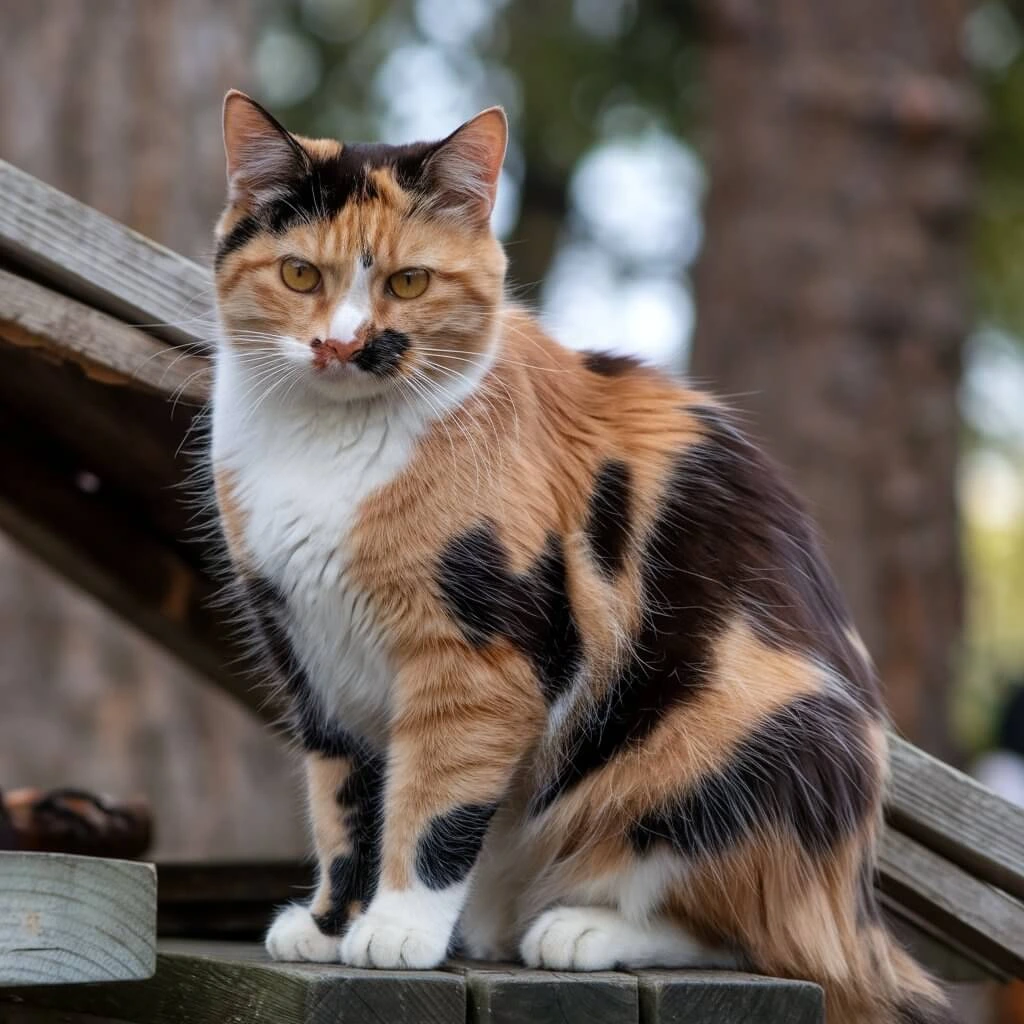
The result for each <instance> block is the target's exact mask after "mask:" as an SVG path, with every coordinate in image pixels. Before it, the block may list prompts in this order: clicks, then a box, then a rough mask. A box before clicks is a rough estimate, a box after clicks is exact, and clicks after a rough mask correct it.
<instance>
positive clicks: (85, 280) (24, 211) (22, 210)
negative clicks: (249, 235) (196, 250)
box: [0, 161, 213, 344]
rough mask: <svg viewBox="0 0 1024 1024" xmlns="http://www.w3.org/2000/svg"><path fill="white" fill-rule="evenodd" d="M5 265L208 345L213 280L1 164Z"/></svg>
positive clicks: (0, 233)
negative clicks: (22, 269) (205, 338)
mask: <svg viewBox="0 0 1024 1024" xmlns="http://www.w3.org/2000/svg"><path fill="white" fill-rule="evenodd" d="M0 196H2V201H0V257H4V258H5V259H6V261H7V262H8V263H9V264H10V265H12V266H14V267H16V268H17V267H23V268H26V269H28V270H30V271H32V273H33V274H35V275H36V276H38V277H39V278H41V279H42V280H43V281H44V282H46V283H47V284H51V285H54V286H55V287H56V289H57V290H58V291H62V292H65V293H67V294H69V295H71V296H73V297H75V298H78V299H81V300H83V301H84V302H87V303H89V305H91V306H94V307H96V308H97V309H100V310H103V311H104V312H107V313H112V314H113V315H114V316H117V317H120V318H121V319H122V320H125V321H127V322H128V323H130V324H135V325H137V326H143V327H145V328H146V329H147V330H150V331H152V332H153V333H154V334H157V335H159V336H161V337H164V338H166V339H168V340H170V341H173V342H175V343H178V344H181V343H187V342H194V341H201V340H202V339H203V338H204V337H205V336H206V334H207V328H208V323H209V321H208V320H206V319H204V316H205V315H206V314H208V312H209V310H210V309H211V308H212V305H213V303H212V295H213V291H212V282H211V279H210V275H209V274H208V273H207V272H206V271H205V270H204V269H203V268H201V267H199V266H197V265H196V264H195V263H193V262H192V261H191V260H187V259H185V258H184V257H183V256H179V255H178V254H177V253H175V252H171V250H170V249H165V248H164V247H163V246H162V245H157V243H156V242H153V241H151V240H150V239H148V238H145V237H144V236H142V235H140V234H138V233H137V232H135V231H132V230H131V229H130V228H126V227H125V226H124V225H123V224H118V223H117V221H114V220H111V219H110V218H109V217H105V216H104V215H103V214H102V213H99V212H98V211H97V210H93V209H91V208H90V207H88V206H85V205H84V204H83V203H80V202H78V201H77V200H75V199H72V198H71V197H70V196H67V195H65V194H64V193H63V192H59V191H57V189H54V188H50V187H49V186H48V185H44V184H43V183H42V182H41V181H37V180H36V179H35V178H33V177H32V176H31V175H28V174H26V173H25V172H24V171H20V170H18V168H16V167H13V166H11V165H10V164H9V163H6V162H4V161H0Z"/></svg>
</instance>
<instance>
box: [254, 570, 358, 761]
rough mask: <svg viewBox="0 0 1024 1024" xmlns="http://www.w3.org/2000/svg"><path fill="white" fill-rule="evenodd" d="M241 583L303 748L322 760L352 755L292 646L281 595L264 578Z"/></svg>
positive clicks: (347, 738) (349, 742)
mask: <svg viewBox="0 0 1024 1024" xmlns="http://www.w3.org/2000/svg"><path fill="white" fill-rule="evenodd" d="M240 583H241V586H242V591H243V594H244V596H245V600H246V603H247V604H248V606H249V611H250V615H251V618H252V620H253V623H254V625H255V626H256V628H257V630H258V632H259V634H260V639H261V641H262V646H263V649H264V651H265V653H266V655H267V658H268V660H269V661H270V665H271V668H272V669H273V670H274V672H275V674H276V675H277V677H278V679H279V680H280V682H281V683H282V684H283V685H284V687H285V691H286V692H287V694H288V697H289V699H290V703H291V725H292V729H293V731H294V732H295V735H296V736H297V737H298V739H299V742H300V743H301V744H302V747H303V749H304V750H305V751H306V752H307V753H316V754H322V755H323V756H324V757H349V756H351V754H352V752H353V750H354V749H355V743H354V741H353V739H352V737H351V736H350V735H349V734H348V733H347V732H346V731H345V730H344V729H342V728H341V726H340V725H338V724H337V723H335V722H332V721H331V720H330V719H329V718H328V716H327V715H326V714H325V713H324V710H323V708H322V706H321V704H320V701H319V700H318V698H317V695H316V693H315V692H314V690H313V689H312V687H310V685H309V679H308V677H307V676H306V670H305V669H304V668H303V666H302V663H301V662H300V661H299V659H298V657H297V656H296V654H295V650H294V648H293V647H292V644H291V640H290V639H289V637H288V629H287V626H286V615H287V606H286V604H285V599H284V595H283V594H282V593H281V592H280V590H279V589H278V588H277V587H276V586H275V585H274V584H273V583H272V582H271V581H270V580H268V579H266V578H264V577H254V576H247V577H242V578H241V580H240Z"/></svg>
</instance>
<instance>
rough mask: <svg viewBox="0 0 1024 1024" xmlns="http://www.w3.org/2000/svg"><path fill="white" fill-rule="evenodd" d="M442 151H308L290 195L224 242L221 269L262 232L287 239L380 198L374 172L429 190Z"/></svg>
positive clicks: (354, 147) (418, 147) (419, 147)
mask: <svg viewBox="0 0 1024 1024" xmlns="http://www.w3.org/2000/svg"><path fill="white" fill-rule="evenodd" d="M436 149H437V144H436V143H414V144H411V145H407V146H388V145H385V144H383V143H359V142H354V143H349V144H347V145H345V146H344V147H342V149H341V151H340V152H339V153H337V154H335V155H333V156H330V157H326V158H323V157H316V156H312V155H310V154H308V153H307V154H306V156H305V159H304V160H303V161H302V165H301V169H300V168H298V167H297V170H300V173H297V174H296V176H295V179H294V180H293V181H291V182H290V183H289V184H288V188H287V191H286V192H284V193H283V194H281V195H279V196H275V198H273V199H271V200H269V201H268V202H266V203H264V204H263V205H261V206H260V207H258V208H257V209H256V210H254V211H253V212H252V213H251V214H250V215H249V216H248V217H246V218H244V219H243V220H242V221H240V222H239V223H238V224H237V225H236V226H235V228H234V229H233V230H232V231H231V232H229V233H228V235H226V236H225V237H224V238H223V239H222V240H221V243H220V245H219V246H218V247H217V255H216V260H215V263H216V265H218V266H219V265H220V263H221V262H222V261H223V260H224V258H225V257H226V256H227V255H228V254H229V253H232V252H234V251H236V250H237V249H240V248H241V247H242V246H243V245H245V244H246V243H247V242H248V241H249V240H250V239H252V238H253V237H255V235H257V234H259V233H260V232H261V231H269V232H271V233H272V234H276V235H281V234H284V233H285V232H286V231H288V230H289V229H290V228H292V227H294V226H295V225H297V224H302V223H311V222H313V221H317V220H330V219H332V218H334V217H336V216H337V215H338V214H339V213H340V212H341V211H342V210H343V209H344V208H345V206H346V205H347V204H348V203H350V202H352V201H356V202H359V201H365V200H367V199H373V198H375V197H376V195H377V187H376V185H375V183H374V181H373V178H372V177H371V176H370V172H371V171H373V170H376V169H379V168H383V167H388V168H390V169H391V171H392V173H393V174H394V175H395V179H396V180H397V181H398V183H399V184H400V185H401V186H402V187H403V188H405V189H408V190H410V191H414V192H421V191H423V190H424V189H426V188H428V187H429V166H428V157H429V156H430V155H431V154H432V153H433V152H434V151H435V150H436Z"/></svg>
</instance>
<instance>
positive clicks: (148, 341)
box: [0, 206, 211, 406]
mask: <svg viewBox="0 0 1024 1024" xmlns="http://www.w3.org/2000/svg"><path fill="white" fill-rule="evenodd" d="M0 209H2V206H0ZM0 336H2V338H3V340H4V341H6V342H7V343H8V344H11V345H18V346H21V347H24V348H30V349H36V350H38V352H39V354H40V355H42V356H44V358H53V359H59V360H69V361H71V362H73V363H75V365H77V366H79V367H81V369H82V370H83V371H84V372H85V374H86V375H87V376H89V377H92V378H93V379H95V380H98V381H101V382H103V383H104V384H119V385H126V386H129V387H140V388H145V389H147V390H149V391H151V392H152V393H154V394H159V395H162V396H164V397H168V398H173V399H175V400H181V401H184V402H187V403H191V404H192V405H196V406H202V405H204V404H205V403H206V400H207V398H208V396H209V382H210V370H211V368H210V363H209V361H208V360H207V359H206V358H204V357H202V356H198V355H191V354H189V353H188V352H187V351H185V352H183V351H181V350H180V349H178V348H175V347H174V346H172V345H168V344H167V343H166V342H164V341H160V340H158V339H157V338H154V337H152V336H151V335H148V334H146V333H144V332H143V331H140V330H137V329H136V328H133V327H126V326H125V325H124V324H123V323H121V321H119V320H115V319H114V318H113V317H110V316H107V315H106V314H104V313H100V312H97V311H96V310H95V309H92V308H90V307H89V306H85V305H83V304H82V303H80V302H76V301H75V300H74V299H69V298H67V297H66V296H63V295H60V294H58V293H56V292H53V291H51V290H50V289H48V288H43V287H42V286H41V285H38V284H36V283H35V282H33V281H29V280H27V279H26V278H24V277H18V276H17V275H15V274H12V273H9V272H8V271H5V270H0Z"/></svg>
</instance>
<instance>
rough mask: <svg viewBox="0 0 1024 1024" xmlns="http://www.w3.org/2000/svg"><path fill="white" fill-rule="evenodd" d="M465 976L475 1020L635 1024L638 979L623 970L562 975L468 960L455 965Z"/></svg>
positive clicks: (480, 1023) (476, 1023)
mask: <svg viewBox="0 0 1024 1024" xmlns="http://www.w3.org/2000/svg"><path fill="white" fill-rule="evenodd" d="M453 970H458V971H460V972H461V973H462V974H463V975H464V976H465V979H466V986H467V991H466V998H467V1018H466V1019H467V1020H468V1021H469V1022H470V1024H537V1022H539V1021H559V1022H560V1024H635V1022H636V1021H637V1020H638V1019H639V1012H640V1011H639V1002H638V995H637V983H636V978H634V977H633V976H632V975H629V974H622V973H618V972H612V971H607V972H597V973H594V974H561V973H558V972H554V971H533V970H526V969H524V968H521V967H511V966H506V967H501V966H497V965H490V964H475V963H470V962H468V961H465V962H460V963H459V964H456V965H453Z"/></svg>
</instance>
